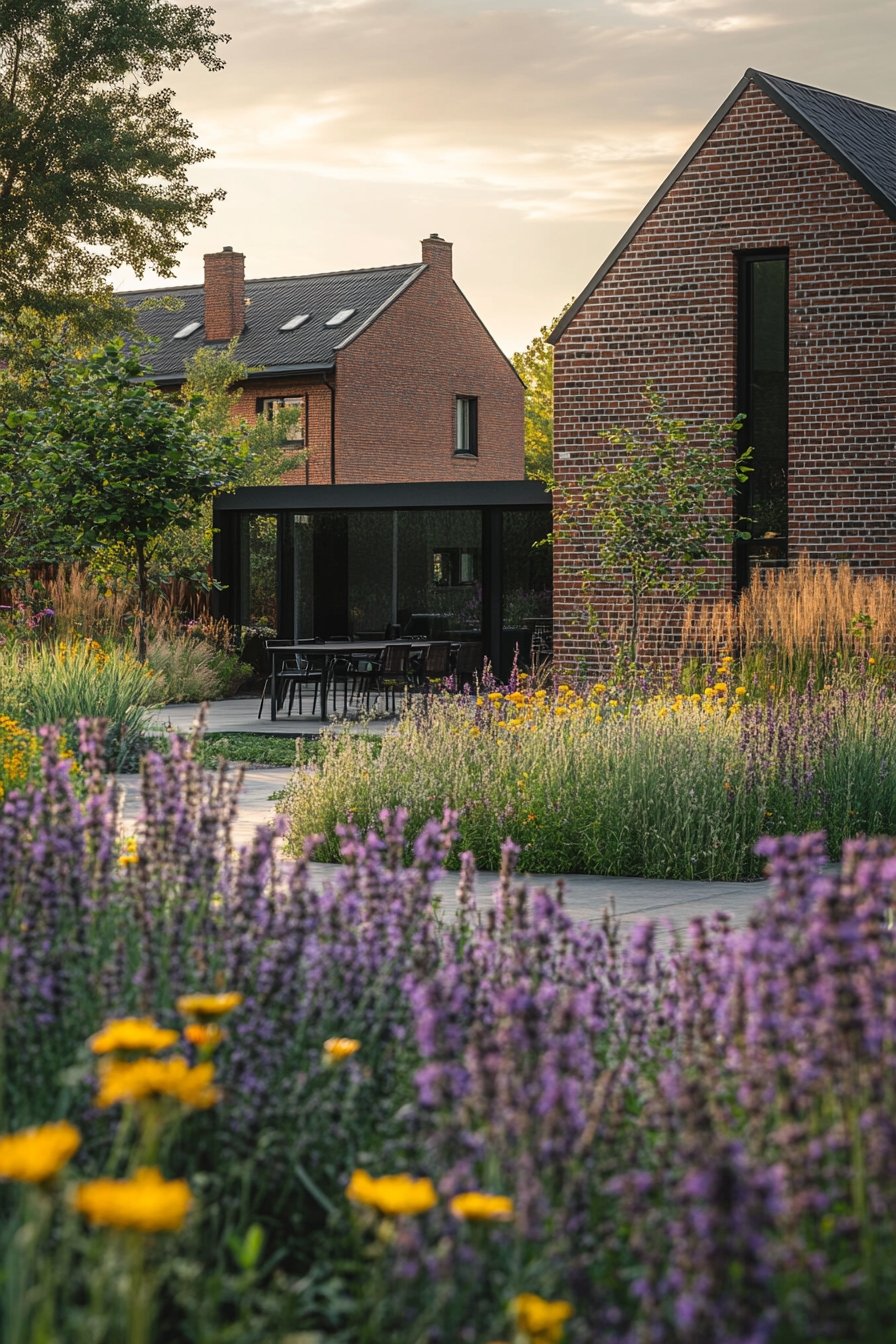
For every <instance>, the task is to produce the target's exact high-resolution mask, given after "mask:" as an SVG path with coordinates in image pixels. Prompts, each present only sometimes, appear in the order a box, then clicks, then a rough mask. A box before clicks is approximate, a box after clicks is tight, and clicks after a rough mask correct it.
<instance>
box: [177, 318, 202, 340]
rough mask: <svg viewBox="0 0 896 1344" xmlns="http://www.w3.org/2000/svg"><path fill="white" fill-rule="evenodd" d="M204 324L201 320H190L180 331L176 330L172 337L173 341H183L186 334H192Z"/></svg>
mask: <svg viewBox="0 0 896 1344" xmlns="http://www.w3.org/2000/svg"><path fill="white" fill-rule="evenodd" d="M201 326H202V323H201V322H188V323H187V325H186V326H185V327H181V329H180V331H176V332H175V333H174V335H173V336H172V337H171V339H172V340H173V341H182V340H183V339H184V338H185V337H186V336H192V335H193V332H194V331H198V330H199V328H200V327H201Z"/></svg>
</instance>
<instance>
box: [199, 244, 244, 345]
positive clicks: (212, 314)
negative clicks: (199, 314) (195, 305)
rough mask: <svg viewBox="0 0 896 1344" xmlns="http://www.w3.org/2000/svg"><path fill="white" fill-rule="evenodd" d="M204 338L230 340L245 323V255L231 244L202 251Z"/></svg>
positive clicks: (239, 331) (208, 339) (238, 332)
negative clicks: (203, 258)
mask: <svg viewBox="0 0 896 1344" xmlns="http://www.w3.org/2000/svg"><path fill="white" fill-rule="evenodd" d="M204 298H205V339H206V340H207V341H229V340H230V339H231V338H232V337H233V336H239V334H240V333H241V331H242V330H243V327H244V326H245V325H246V258H245V256H244V255H243V253H242V252H234V250H233V248H232V247H224V248H222V249H221V251H220V252H206V254H205V288H204Z"/></svg>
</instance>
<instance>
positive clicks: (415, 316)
mask: <svg viewBox="0 0 896 1344" xmlns="http://www.w3.org/2000/svg"><path fill="white" fill-rule="evenodd" d="M423 248H424V259H425V260H428V263H429V264H428V265H427V269H426V270H425V271H424V272H423V273H422V274H421V275H419V276H418V277H417V279H416V280H414V281H413V283H412V284H411V285H410V286H409V287H408V289H406V290H405V291H404V293H403V294H401V295H400V297H399V298H398V299H397V300H396V301H395V302H394V303H393V304H392V306H391V307H390V308H387V309H386V311H385V312H384V313H383V314H382V315H381V316H380V317H378V318H377V320H376V321H375V322H374V323H372V324H371V326H369V327H368V328H367V330H366V331H364V332H362V334H361V335H360V336H359V337H358V338H357V339H356V340H354V341H352V343H351V345H349V346H347V347H346V349H345V350H341V351H340V352H339V354H338V356H337V362H336V383H337V393H336V480H337V482H339V483H340V484H342V483H345V482H364V483H368V482H373V481H496V480H519V479H521V478H522V477H523V476H524V475H525V466H524V460H523V386H522V383H521V382H520V380H519V378H518V377H517V375H516V373H515V372H514V370H513V368H512V367H511V365H510V363H509V362H508V360H507V359H506V358H505V356H504V355H503V354H502V353H501V351H500V350H499V348H498V347H497V345H496V344H495V342H494V341H493V340H492V338H491V336H490V335H489V334H488V332H487V331H486V329H485V327H484V326H483V325H482V323H481V322H480V321H479V318H478V317H477V316H476V314H475V313H474V312H473V309H472V308H471V307H470V305H469V304H468V303H467V300H466V299H465V298H464V296H463V294H461V292H460V290H459V289H458V288H457V285H456V284H455V283H454V281H453V279H452V277H451V264H450V255H451V254H450V245H449V244H447V243H444V242H441V240H429V239H427V240H425V241H424V244H423ZM457 396H462V397H478V399H479V403H478V418H479V456H478V457H476V458H469V457H456V456H455V455H454V403H455V397H457Z"/></svg>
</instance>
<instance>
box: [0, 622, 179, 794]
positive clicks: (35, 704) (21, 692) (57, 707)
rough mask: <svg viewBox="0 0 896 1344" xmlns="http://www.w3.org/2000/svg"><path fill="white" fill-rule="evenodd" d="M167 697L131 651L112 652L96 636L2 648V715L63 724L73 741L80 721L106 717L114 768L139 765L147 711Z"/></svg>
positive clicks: (109, 754)
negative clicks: (87, 638) (99, 642)
mask: <svg viewBox="0 0 896 1344" xmlns="http://www.w3.org/2000/svg"><path fill="white" fill-rule="evenodd" d="M163 698H164V694H163V688H162V685H161V683H160V682H159V681H158V680H157V679H156V678H155V677H154V676H153V675H152V673H151V672H150V671H149V669H148V668H147V667H145V666H143V665H142V664H141V663H139V662H137V660H136V659H135V658H134V656H133V654H131V653H129V652H128V651H127V650H125V649H114V648H113V649H111V650H106V649H103V648H101V647H100V646H99V645H98V644H96V643H95V642H94V641H93V640H77V641H72V642H71V643H66V642H60V643H57V644H54V643H46V644H43V643H41V644H35V643H24V642H23V643H19V644H17V645H10V646H3V647H2V648H0V714H7V715H9V717H10V718H14V719H17V720H18V721H19V722H21V723H23V724H25V725H27V726H28V727H32V728H38V727H40V726H42V725H43V724H48V723H55V724H58V725H60V726H61V727H62V730H63V732H64V734H65V737H66V740H67V741H68V742H69V743H70V744H72V745H75V744H77V741H78V721H79V720H80V719H85V718H94V719H104V720H106V722H107V724H108V732H107V738H106V758H107V762H108V765H109V767H110V768H111V769H115V770H127V769H130V770H133V769H134V768H135V767H136V763H137V760H138V759H139V755H140V752H141V749H142V747H143V745H144V743H145V740H146V735H147V732H148V729H149V717H148V714H147V710H148V708H149V707H150V706H153V705H158V704H160V703H161V702H162V700H163Z"/></svg>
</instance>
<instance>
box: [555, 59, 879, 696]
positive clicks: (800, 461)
mask: <svg viewBox="0 0 896 1344" xmlns="http://www.w3.org/2000/svg"><path fill="white" fill-rule="evenodd" d="M764 248H787V249H788V251H789V260H790V403H789V416H790V422H789V429H790V434H789V458H790V479H789V500H788V505H789V537H790V554H791V557H795V556H796V555H797V554H798V553H800V552H803V553H806V554H807V555H809V556H810V557H811V558H813V559H819V560H831V561H837V560H843V559H845V560H849V561H850V563H851V564H853V565H854V566H856V567H857V568H860V569H864V570H869V571H883V572H886V573H891V574H896V223H894V222H893V221H892V220H891V219H889V217H888V216H887V215H886V214H885V213H884V212H883V210H882V209H880V207H878V206H877V205H876V204H875V203H874V202H873V201H872V200H871V199H870V198H869V197H868V196H867V195H866V193H865V192H864V190H863V189H862V188H861V187H860V186H859V185H858V183H856V182H855V181H854V180H853V179H852V178H851V177H850V176H849V175H848V174H847V173H846V172H845V171H844V170H843V169H842V168H841V167H840V166H839V165H838V164H836V163H835V162H834V161H833V160H832V159H830V158H829V157H828V156H827V155H826V154H825V153H824V152H823V151H822V150H821V149H820V148H819V147H818V145H817V144H816V143H815V142H814V141H813V140H812V139H811V138H810V137H809V136H808V135H806V134H805V133H804V132H803V131H802V130H800V128H799V127H798V126H796V125H795V124H794V123H793V122H792V121H791V120H790V118H789V117H787V116H786V114H785V113H783V112H782V111H781V110H780V109H779V108H778V107H777V105H776V104H775V103H774V102H773V101H772V100H771V99H770V98H768V97H767V96H766V95H765V94H763V93H761V92H760V91H759V90H758V89H756V88H755V86H752V85H751V86H749V87H748V88H747V89H746V90H745V92H744V93H743V94H742V95H741V97H740V98H739V99H738V100H737V102H736V103H735V104H734V106H733V107H732V108H731V110H730V111H729V113H728V115H727V116H726V117H725V118H724V120H723V121H722V122H721V123H720V125H719V126H718V128H717V129H716V131H715V132H714V133H713V135H712V136H711V137H710V139H709V140H708V141H707V143H706V144H705V145H704V146H703V147H702V149H701V150H700V151H699V153H698V154H697V156H696V157H695V158H694V160H693V161H692V162H691V164H690V165H689V166H688V168H687V169H686V170H685V171H684V173H683V174H682V176H681V177H680V178H679V179H678V181H677V182H676V183H675V185H674V186H673V187H672V188H671V189H670V191H669V192H668V194H667V195H666V197H665V198H664V199H663V201H662V202H661V203H660V205H659V206H658V207H657V208H656V209H655V211H654V212H653V214H652V215H651V216H650V218H649V219H648V220H647V221H646V223H645V224H644V225H643V226H642V228H641V229H640V231H639V233H638V234H637V235H636V236H635V238H634V239H633V240H632V242H631V243H630V244H629V245H628V247H627V248H626V250H625V251H624V252H623V253H622V255H621V256H620V257H619V259H618V260H617V261H616V263H615V265H614V266H613V267H612V268H611V270H610V271H609V272H608V274H607V275H606V276H605V277H604V279H603V281H602V282H601V284H600V285H599V286H598V287H597V289H596V290H595V291H594V293H593V294H592V295H591V297H590V298H589V299H588V300H587V302H586V303H585V304H584V306H583V307H582V309H581V310H580V311H579V313H578V314H577V315H576V317H575V318H574V320H573V321H572V322H571V323H570V326H569V327H568V328H567V330H566V332H565V333H564V334H563V336H562V337H561V339H560V341H559V342H558V345H557V347H556V350H555V358H554V397H555V429H554V434H555V438H554V449H555V474H556V476H557V479H558V482H559V484H560V486H561V490H566V491H568V492H569V491H571V492H573V493H574V489H575V483H576V482H577V481H578V480H580V479H581V478H582V477H583V476H586V475H587V472H588V466H589V463H590V462H592V461H593V460H594V454H595V453H596V452H606V451H608V448H607V447H606V445H601V444H600V441H599V438H598V434H599V431H600V430H601V429H606V428H608V427H609V426H611V425H616V424H624V425H631V426H636V425H640V424H642V423H643V413H644V402H643V399H642V397H641V389H642V388H643V386H644V383H645V382H646V381H647V380H648V379H653V380H654V381H655V383H656V384H657V386H658V388H659V389H660V391H661V392H662V393H663V394H664V396H665V397H666V400H667V402H668V405H669V407H670V410H671V411H672V413H673V414H674V415H676V416H680V417H682V418H685V419H687V420H688V421H689V422H691V423H692V424H693V425H695V426H696V425H699V424H700V423H702V422H703V421H704V420H706V419H708V418H713V419H718V420H728V419H730V418H731V417H732V416H733V415H734V414H735V413H736V411H737V409H738V408H737V405H736V395H737V387H736V328H737V314H736V287H737V255H738V253H740V252H744V251H752V250H759V249H764ZM595 563H596V560H595V545H594V541H593V538H592V537H591V536H590V535H589V534H588V533H584V534H583V533H579V534H578V536H577V538H576V539H574V540H570V541H567V542H561V543H560V544H558V545H557V547H556V548H555V577H554V617H555V652H556V655H557V657H558V659H559V661H560V664H561V666H562V667H563V668H565V669H566V670H569V671H579V672H583V673H584V672H589V673H592V674H597V673H599V672H603V671H604V670H606V665H607V660H608V658H609V657H611V655H612V643H613V635H614V632H616V633H617V634H618V632H619V630H620V626H621V622H622V618H623V608H622V606H621V604H620V600H619V594H618V590H614V589H613V587H612V586H611V585H609V584H607V585H604V586H602V588H601V590H600V591H599V592H598V593H597V596H596V601H595V600H594V598H593V597H592V599H591V600H589V601H588V602H587V603H586V602H585V601H584V599H583V594H582V584H581V580H580V577H579V574H580V572H581V570H582V569H583V568H585V567H587V566H589V565H591V566H593V565H595ZM711 577H712V578H713V579H714V580H715V581H716V582H717V583H718V587H717V588H716V589H715V590H714V591H715V592H721V593H722V594H723V595H728V594H730V592H731V585H732V566H731V557H730V555H729V554H727V553H726V554H724V555H720V556H719V558H718V561H717V563H716V564H715V565H714V567H713V572H712V574H711ZM595 616H596V618H597V621H598V625H599V629H600V632H601V633H602V634H603V635H604V636H608V637H609V638H605V639H603V640H602V639H601V638H600V637H599V635H598V633H597V632H596V631H595V630H594V629H590V628H589V617H595ZM679 622H680V612H679V611H676V610H675V609H673V607H672V606H671V604H670V603H669V602H668V601H664V600H663V599H657V600H655V601H654V602H653V603H652V604H651V609H650V611H649V612H648V618H647V623H648V627H649V629H648V631H647V647H646V650H645V651H646V652H647V653H648V654H649V655H652V656H654V657H662V658H665V659H666V660H668V659H669V658H670V656H671V655H672V654H673V653H674V652H675V651H677V649H678V646H679V637H678V629H679ZM591 623H592V624H593V620H592V622H591Z"/></svg>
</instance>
